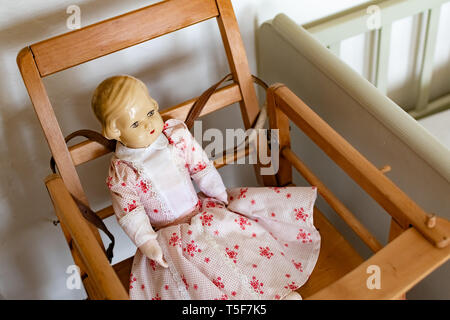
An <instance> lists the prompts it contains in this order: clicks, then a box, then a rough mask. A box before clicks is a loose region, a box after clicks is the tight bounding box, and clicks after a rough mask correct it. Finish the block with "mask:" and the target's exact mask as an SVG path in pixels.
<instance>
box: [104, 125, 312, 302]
mask: <svg viewBox="0 0 450 320" xmlns="http://www.w3.org/2000/svg"><path fill="white" fill-rule="evenodd" d="M191 179H192V180H193V181H194V182H195V183H196V184H197V186H198V188H199V189H200V190H201V191H202V192H201V193H199V194H197V193H196V191H195V189H194V186H193V184H192V181H191ZM107 184H108V187H109V188H110V190H111V195H112V201H113V207H114V211H115V214H116V217H117V220H118V222H119V224H120V226H121V227H122V228H123V229H124V231H125V232H126V233H127V235H128V236H129V237H130V239H131V240H132V241H133V242H134V243H135V244H136V246H137V247H139V246H141V245H142V244H143V243H145V242H146V241H148V240H149V239H155V238H156V239H157V241H158V243H159V244H160V246H161V249H162V251H163V256H164V259H165V260H166V261H167V263H168V265H169V267H168V268H163V267H161V266H159V265H158V264H157V263H156V262H155V261H153V260H150V259H148V258H146V257H145V256H144V255H143V254H142V253H141V252H140V250H139V249H138V250H137V251H136V255H135V257H134V261H133V266H132V272H131V275H130V291H129V293H130V298H131V299H183V300H184V299H198V300H203V299H205V300H206V299H242V300H247V299H282V298H284V297H285V296H286V295H288V294H289V293H290V292H291V291H292V290H295V289H297V288H299V287H300V286H302V285H303V284H304V283H305V282H306V280H307V279H308V277H309V276H310V274H311V272H312V270H313V268H314V266H315V264H316V261H317V258H318V255H319V249H320V235H319V232H318V231H317V230H316V228H315V227H314V225H313V206H314V202H315V200H316V188H314V187H312V188H311V187H286V188H270V187H266V188H264V187H255V188H232V189H228V190H226V189H225V186H224V184H223V182H222V179H221V177H220V175H219V173H218V172H217V170H216V169H215V167H214V165H213V164H212V162H211V161H209V159H208V157H207V155H206V154H205V152H204V151H203V149H202V148H201V147H200V145H199V144H198V143H197V142H196V141H195V139H194V138H193V137H192V135H191V133H190V132H189V131H188V130H187V128H186V126H185V124H184V123H183V122H181V121H178V120H174V119H171V120H168V121H166V123H165V126H164V130H163V134H160V135H159V137H158V138H157V140H156V141H155V142H154V143H153V144H151V145H150V146H149V147H147V148H142V149H131V148H127V147H125V146H124V145H122V144H121V143H118V144H117V148H116V152H115V155H114V156H113V158H112V160H111V167H110V170H109V176H108V179H107ZM152 226H153V227H155V228H158V230H157V231H154V230H153V228H152Z"/></svg>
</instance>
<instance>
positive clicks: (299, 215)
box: [294, 208, 309, 222]
mask: <svg viewBox="0 0 450 320" xmlns="http://www.w3.org/2000/svg"><path fill="white" fill-rule="evenodd" d="M294 214H295V219H296V220H303V221H304V222H306V219H307V218H308V217H309V214H307V213H305V209H303V208H299V209H294Z"/></svg>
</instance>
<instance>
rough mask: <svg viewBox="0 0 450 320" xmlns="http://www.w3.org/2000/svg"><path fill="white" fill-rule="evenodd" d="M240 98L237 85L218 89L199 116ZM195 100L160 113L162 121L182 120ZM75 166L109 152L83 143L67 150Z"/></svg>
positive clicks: (89, 143) (100, 146)
mask: <svg viewBox="0 0 450 320" xmlns="http://www.w3.org/2000/svg"><path fill="white" fill-rule="evenodd" d="M241 99H242V96H241V93H240V91H239V86H238V85H237V84H231V85H228V86H225V87H223V88H221V89H219V90H218V91H217V92H216V93H214V94H213V95H212V96H211V97H210V98H209V100H208V102H207V104H206V105H205V107H204V108H203V110H202V112H201V113H200V116H205V115H207V114H210V113H212V112H214V111H217V110H220V109H222V108H224V107H226V106H229V105H230V104H233V103H236V102H239V101H241ZM196 100H197V98H194V99H190V100H188V101H185V102H183V103H180V104H178V105H176V106H173V107H171V108H168V109H165V110H163V111H161V115H162V117H163V119H164V120H167V119H170V118H173V119H179V120H184V119H185V118H186V116H187V114H188V112H189V110H190V109H191V107H192V105H193V104H194V102H195V101H196ZM69 150H70V155H71V157H72V161H73V163H74V165H75V166H78V165H80V164H83V163H85V162H88V161H90V160H93V159H96V158H98V157H101V156H103V155H105V154H108V153H109V152H110V151H109V150H108V149H107V148H105V147H104V146H103V145H101V144H99V143H97V142H95V141H84V142H81V143H78V144H76V145H73V146H71V147H70V148H69Z"/></svg>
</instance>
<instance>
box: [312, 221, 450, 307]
mask: <svg viewBox="0 0 450 320" xmlns="http://www.w3.org/2000/svg"><path fill="white" fill-rule="evenodd" d="M449 257H450V246H447V247H445V248H442V249H441V248H436V247H435V246H433V245H432V244H431V243H430V242H429V241H427V240H426V239H425V238H424V237H423V236H422V235H421V234H420V233H419V232H418V231H417V230H416V229H414V228H409V229H408V230H406V231H404V232H403V233H402V234H401V235H400V236H398V237H397V238H395V239H394V240H393V241H392V242H390V243H389V244H388V245H387V246H386V247H384V248H383V249H381V250H380V251H379V252H377V253H376V254H375V255H373V256H372V257H371V258H370V259H368V260H366V261H365V262H363V263H362V264H361V265H360V266H358V267H357V268H355V269H354V270H353V271H351V272H349V273H347V274H346V275H345V276H344V277H342V278H340V279H339V280H337V281H336V282H334V283H333V284H331V285H330V286H328V287H326V288H324V289H322V290H320V291H319V292H317V293H315V294H314V295H312V296H310V297H308V299H311V300H324V299H326V300H333V299H339V300H341V299H342V300H346V299H348V300H354V299H358V300H369V299H370V300H373V299H383V300H386V299H398V298H399V297H401V295H402V294H404V293H405V292H407V291H408V290H409V289H411V288H412V287H413V286H414V285H415V284H417V283H418V282H419V281H421V280H422V279H423V278H425V277H426V276H427V275H428V274H429V273H431V272H432V271H433V270H435V269H436V268H437V267H439V266H440V265H442V264H443V263H445V262H446V261H447V260H448V259H449ZM369 266H376V267H379V268H380V269H379V270H380V273H379V277H380V288H379V289H377V288H373V289H369V288H368V285H367V282H368V279H369V278H370V277H371V276H374V275H373V274H372V272H371V271H370V269H369V270H368V268H369ZM369 281H370V279H369Z"/></svg>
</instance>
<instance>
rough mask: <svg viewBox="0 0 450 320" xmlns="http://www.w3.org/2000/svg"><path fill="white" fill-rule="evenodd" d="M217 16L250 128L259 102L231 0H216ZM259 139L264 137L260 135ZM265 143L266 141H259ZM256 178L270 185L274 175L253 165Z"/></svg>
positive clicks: (247, 125)
mask: <svg viewBox="0 0 450 320" xmlns="http://www.w3.org/2000/svg"><path fill="white" fill-rule="evenodd" d="M216 3H217V8H218V9H219V16H218V17H217V23H218V25H219V30H220V34H221V36H222V42H223V45H224V48H225V52H226V55H227V59H228V64H229V66H230V71H231V73H232V74H233V78H234V80H235V81H236V82H238V83H239V87H240V89H241V94H242V101H241V102H240V107H241V114H242V120H243V122H244V127H245V129H248V128H250V127H251V126H252V125H253V123H254V121H255V120H256V117H257V116H258V113H259V111H260V110H259V103H258V98H257V97H256V91H255V87H254V85H253V77H252V74H251V72H250V67H249V65H248V60H247V54H246V53H245V47H244V42H243V41H242V37H241V33H240V31H239V26H238V23H237V20H236V16H235V14H234V10H233V6H232V4H231V0H216ZM259 139H264V138H263V137H262V136H260V137H259ZM261 143H266V144H267V141H261ZM253 169H254V172H255V176H256V179H257V181H258V183H259V184H264V185H272V184H273V183H275V177H274V176H270V175H264V176H263V175H261V169H260V164H259V163H257V164H255V165H254V166H253Z"/></svg>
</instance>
